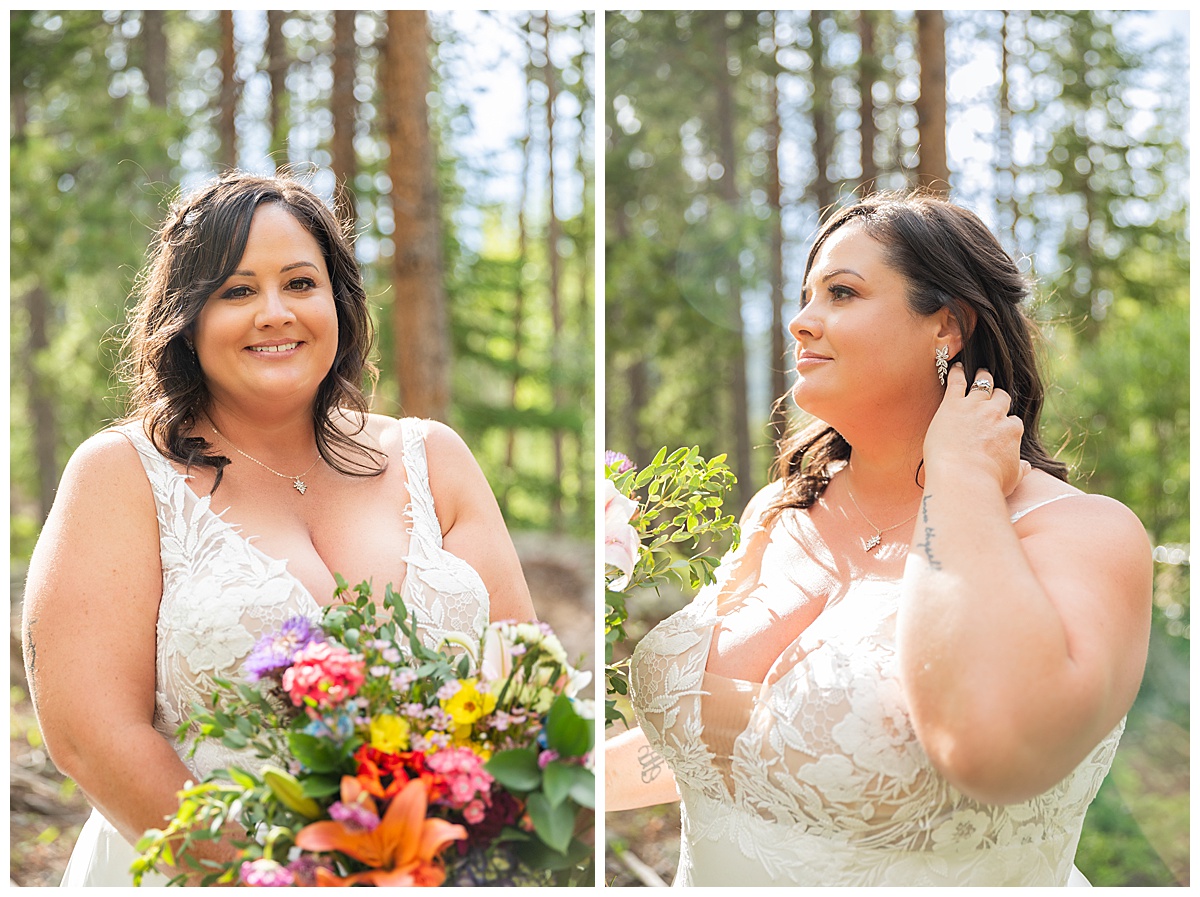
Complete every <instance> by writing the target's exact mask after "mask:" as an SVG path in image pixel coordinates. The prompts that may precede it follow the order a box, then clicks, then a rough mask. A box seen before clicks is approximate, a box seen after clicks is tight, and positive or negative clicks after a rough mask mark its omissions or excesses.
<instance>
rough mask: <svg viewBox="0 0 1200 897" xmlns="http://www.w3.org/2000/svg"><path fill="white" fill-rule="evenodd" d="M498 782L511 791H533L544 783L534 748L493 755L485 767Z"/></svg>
mask: <svg viewBox="0 0 1200 897" xmlns="http://www.w3.org/2000/svg"><path fill="white" fill-rule="evenodd" d="M483 768H484V769H486V770H487V771H488V774H489V775H491V776H492V777H493V778H494V779H495V780H496V781H497V782H499V783H500V784H501V785H502V786H503V787H505V788H508V789H509V790H510V791H533V790H534V789H535V788H537V787H538V786H539V785H540V784H541V783H542V771H541V770H540V769H539V768H538V762H537V751H535V750H534V749H533V748H514V749H513V750H510V751H500V752H499V753H497V754H493V755H492V759H490V760H488V761H487V763H485V764H484V765H483Z"/></svg>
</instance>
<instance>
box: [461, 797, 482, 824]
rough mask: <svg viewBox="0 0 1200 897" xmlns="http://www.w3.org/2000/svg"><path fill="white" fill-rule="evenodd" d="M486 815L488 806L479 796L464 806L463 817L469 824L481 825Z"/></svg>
mask: <svg viewBox="0 0 1200 897" xmlns="http://www.w3.org/2000/svg"><path fill="white" fill-rule="evenodd" d="M486 815H487V806H486V805H485V804H484V802H483V801H481V800H480V799H479V798H475V800H473V801H471V802H470V803H469V804H467V805H466V806H465V807H463V819H465V820H466V822H467V825H479V823H481V822H483V820H484V817H485V816H486Z"/></svg>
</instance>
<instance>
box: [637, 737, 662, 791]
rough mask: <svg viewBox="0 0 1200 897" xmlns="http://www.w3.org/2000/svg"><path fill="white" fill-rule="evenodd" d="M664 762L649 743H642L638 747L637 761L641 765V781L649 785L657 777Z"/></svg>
mask: <svg viewBox="0 0 1200 897" xmlns="http://www.w3.org/2000/svg"><path fill="white" fill-rule="evenodd" d="M666 762H667V761H666V760H664V759H663V758H662V754H660V753H659V752H658V751H656V750H655V749H654V748H652V747H650V745H648V744H643V745H642V746H641V747H640V748H638V763H639V764H640V765H641V767H642V783H643V784H645V785H649V784H650V783H651V782H653V781H654V780H655V779H657V778H658V776H659V773H661V772H662V768H663V766H664V765H665V764H666Z"/></svg>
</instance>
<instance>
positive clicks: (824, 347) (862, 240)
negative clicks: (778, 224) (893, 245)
mask: <svg viewBox="0 0 1200 897" xmlns="http://www.w3.org/2000/svg"><path fill="white" fill-rule="evenodd" d="M908 288H909V284H908V281H907V279H906V278H905V277H904V276H903V275H902V274H900V272H898V271H896V270H895V269H893V268H892V267H891V266H890V265H889V264H888V262H887V260H886V257H885V249H884V246H883V244H881V243H879V242H878V241H877V240H875V239H874V238H873V237H871V236H870V235H869V234H868V233H867V231H866V230H865V229H864V228H863V225H862V224H861V223H860V222H850V223H848V224H845V225H843V226H842V227H840V228H839V229H838V230H836V231H834V232H833V233H832V234H830V236H829V238H828V239H827V240H826V241H825V242H824V244H822V246H821V249H820V251H819V252H818V253H817V257H816V258H815V259H814V260H813V265H812V269H811V270H810V271H809V272H808V279H807V281H806V282H805V284H804V292H803V296H802V302H801V309H800V311H799V313H797V315H796V316H795V317H794V318H793V319H792V320H791V323H790V324H789V325H788V330H789V331H790V332H791V334H792V336H794V337H795V338H796V341H797V345H796V372H797V374H798V376H797V379H796V384H795V386H794V388H793V390H792V395H793V397H794V398H795V401H796V404H797V405H799V406H800V407H801V408H803V409H804V410H805V411H807V412H809V413H810V414H812V415H814V416H816V417H817V418H819V419H821V420H823V421H826V422H827V423H830V424H833V425H834V426H837V425H838V424H837V422H838V421H839V420H840V419H842V418H843V417H844V415H846V414H848V413H855V414H862V413H868V414H870V413H881V414H882V413H887V414H891V413H894V412H895V411H896V410H897V409H905V408H910V407H912V405H913V403H914V402H915V401H921V402H923V403H928V402H930V401H932V402H935V403H936V402H937V401H938V400H939V399H940V396H941V387H940V385H939V383H938V379H937V370H936V368H935V366H934V353H935V351H936V350H937V348H938V346H939V345H942V344H945V343H946V342H947V341H948V340H947V337H946V334H945V333H944V332H943V326H944V320H943V318H944V316H942V315H932V316H929V317H921V316H918V315H916V314H914V313H913V312H912V310H911V309H910V308H909V306H908V302H907V300H906V298H905V297H906V295H907V290H908ZM957 351H958V347H957V346H956V345H951V352H950V354H951V356H953V355H954V354H955V353H956V352H957Z"/></svg>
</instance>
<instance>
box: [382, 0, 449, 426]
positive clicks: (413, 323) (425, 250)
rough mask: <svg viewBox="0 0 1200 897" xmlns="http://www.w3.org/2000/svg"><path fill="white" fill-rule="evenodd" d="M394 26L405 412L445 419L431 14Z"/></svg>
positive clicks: (391, 53)
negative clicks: (429, 105) (430, 104)
mask: <svg viewBox="0 0 1200 897" xmlns="http://www.w3.org/2000/svg"><path fill="white" fill-rule="evenodd" d="M387 27H388V32H387V34H388V37H387V52H386V73H387V74H386V76H385V78H384V97H385V101H386V102H387V109H388V111H387V131H388V149H389V160H390V161H389V164H388V176H389V178H390V179H391V182H392V194H391V196H392V218H393V222H394V227H395V230H394V234H393V241H392V242H393V253H394V254H393V257H392V263H393V273H392V280H393V284H394V287H395V291H396V298H395V304H394V306H393V315H394V316H395V340H396V359H395V366H396V379H397V380H398V381H399V384H400V401H401V403H402V405H403V407H404V413H405V414H407V415H412V416H415V417H427V418H433V419H435V420H441V421H445V420H447V419H448V415H449V408H450V338H449V332H448V327H447V318H446V294H445V289H444V285H443V283H442V254H441V218H440V217H439V210H438V192H437V180H436V178H435V176H434V167H433V162H434V152H433V145H432V143H431V141H430V133H429V120H428V118H427V110H426V105H425V96H426V94H427V93H428V92H429V35H428V29H427V26H426V19H425V13H423V12H420V11H411V10H392V11H390V12H389V13H388V17H387Z"/></svg>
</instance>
